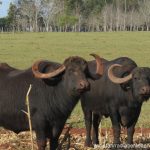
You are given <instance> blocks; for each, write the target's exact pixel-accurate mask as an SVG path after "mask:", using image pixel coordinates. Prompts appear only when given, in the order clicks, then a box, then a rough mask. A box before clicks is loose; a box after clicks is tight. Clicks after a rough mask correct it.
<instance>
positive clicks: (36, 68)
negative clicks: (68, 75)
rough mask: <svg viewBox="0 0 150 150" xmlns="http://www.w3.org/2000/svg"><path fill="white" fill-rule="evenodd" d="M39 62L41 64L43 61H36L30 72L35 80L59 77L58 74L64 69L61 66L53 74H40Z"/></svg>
mask: <svg viewBox="0 0 150 150" xmlns="http://www.w3.org/2000/svg"><path fill="white" fill-rule="evenodd" d="M41 62H43V61H41V60H40V61H36V62H35V63H34V64H33V65H32V72H33V74H34V76H35V77H36V78H41V79H47V78H52V77H55V76H57V75H59V74H60V73H62V72H63V71H64V70H65V68H66V67H65V66H64V65H61V66H60V67H59V68H58V69H56V70H54V71H53V72H48V73H41V72H40V71H39V65H40V63H41Z"/></svg>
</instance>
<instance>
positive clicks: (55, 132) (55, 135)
mask: <svg viewBox="0 0 150 150" xmlns="http://www.w3.org/2000/svg"><path fill="white" fill-rule="evenodd" d="M63 127H64V123H62V122H61V123H58V124H57V125H55V126H53V128H52V137H51V138H50V150H56V149H57V147H58V139H59V136H60V134H61V132H62V130H63Z"/></svg>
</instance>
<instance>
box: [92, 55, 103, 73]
mask: <svg viewBox="0 0 150 150" xmlns="http://www.w3.org/2000/svg"><path fill="white" fill-rule="evenodd" d="M90 55H91V56H93V57H94V58H95V60H96V74H98V75H102V74H103V72H104V66H103V63H102V60H101V58H100V57H99V56H98V55H97V54H90Z"/></svg>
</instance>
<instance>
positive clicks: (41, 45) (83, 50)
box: [0, 32, 150, 127]
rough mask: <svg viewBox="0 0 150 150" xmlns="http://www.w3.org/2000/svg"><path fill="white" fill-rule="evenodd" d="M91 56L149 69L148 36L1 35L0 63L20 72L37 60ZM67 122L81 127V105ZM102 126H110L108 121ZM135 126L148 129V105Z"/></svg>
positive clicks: (92, 34) (148, 34)
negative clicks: (123, 58)
mask: <svg viewBox="0 0 150 150" xmlns="http://www.w3.org/2000/svg"><path fill="white" fill-rule="evenodd" d="M90 53H97V54H99V55H100V56H102V57H104V58H105V59H109V60H110V59H114V58H117V57H120V56H128V57H130V58H132V59H133V60H135V61H136V62H137V64H138V65H139V66H150V32H107V33H103V32H101V33H15V34H13V33H0V62H7V63H9V64H11V65H12V66H13V67H18V68H20V69H24V68H27V67H29V66H31V64H32V63H33V62H34V61H35V60H37V59H48V60H53V61H58V62H63V61H64V59H65V58H67V57H69V56H70V55H79V56H82V57H84V58H86V59H88V60H91V59H93V58H91V57H90V56H89V54H90ZM68 122H74V126H80V127H82V126H83V115H82V111H81V108H80V104H78V106H77V107H76V108H75V110H74V111H73V113H72V115H71V117H70V119H69V120H68ZM102 124H103V126H107V127H108V126H110V122H109V119H107V120H106V121H105V120H104V121H103V122H102ZM137 126H140V127H141V126H143V127H150V101H149V102H147V103H144V105H143V108H142V113H141V115H140V119H139V121H138V123H137Z"/></svg>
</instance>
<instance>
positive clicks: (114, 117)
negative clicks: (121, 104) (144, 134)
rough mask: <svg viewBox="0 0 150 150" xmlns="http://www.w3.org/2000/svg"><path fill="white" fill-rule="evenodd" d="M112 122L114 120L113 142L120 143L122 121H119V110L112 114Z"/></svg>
mask: <svg viewBox="0 0 150 150" xmlns="http://www.w3.org/2000/svg"><path fill="white" fill-rule="evenodd" d="M111 122H112V127H113V135H114V140H113V143H114V144H120V131H121V127H120V123H119V119H118V114H117V112H116V113H112V115H111Z"/></svg>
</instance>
